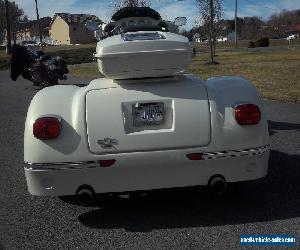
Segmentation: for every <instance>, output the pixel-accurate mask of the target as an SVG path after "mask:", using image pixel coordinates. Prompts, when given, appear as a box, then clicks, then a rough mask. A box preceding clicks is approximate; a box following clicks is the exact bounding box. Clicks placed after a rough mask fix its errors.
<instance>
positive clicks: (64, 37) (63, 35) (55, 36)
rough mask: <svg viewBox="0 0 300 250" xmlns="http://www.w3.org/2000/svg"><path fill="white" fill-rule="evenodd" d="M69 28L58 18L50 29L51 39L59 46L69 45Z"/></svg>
mask: <svg viewBox="0 0 300 250" xmlns="http://www.w3.org/2000/svg"><path fill="white" fill-rule="evenodd" d="M69 30H70V28H69V25H68V24H67V23H66V22H65V21H64V20H63V19H62V18H61V17H59V16H57V17H56V18H55V20H54V21H53V23H52V25H51V27H50V31H49V34H50V37H51V39H52V40H53V41H54V42H55V43H57V44H59V45H70V44H72V43H71V41H70V31H69Z"/></svg>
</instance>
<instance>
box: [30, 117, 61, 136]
mask: <svg viewBox="0 0 300 250" xmlns="http://www.w3.org/2000/svg"><path fill="white" fill-rule="evenodd" d="M59 134H60V122H59V120H58V119H57V118H56V117H41V118H39V119H37V120H35V122H34V123H33V135H34V137H36V138H38V139H40V140H49V139H54V138H56V137H58V136H59Z"/></svg>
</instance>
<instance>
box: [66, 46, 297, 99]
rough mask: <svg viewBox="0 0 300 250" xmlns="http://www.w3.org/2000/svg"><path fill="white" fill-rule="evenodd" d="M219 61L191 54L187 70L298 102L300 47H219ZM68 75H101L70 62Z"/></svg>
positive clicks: (269, 96)
mask: <svg viewBox="0 0 300 250" xmlns="http://www.w3.org/2000/svg"><path fill="white" fill-rule="evenodd" d="M215 59H216V60H217V61H218V62H219V64H217V65H210V64H207V62H208V60H209V53H208V52H206V53H201V52H200V53H199V55H198V56H197V57H194V58H193V59H192V62H191V66H190V68H189V72H191V73H194V74H197V75H198V76H200V77H201V78H202V79H205V80H206V79H207V78H209V77H213V76H223V75H227V76H231V75H238V76H242V77H245V78H247V79H249V80H250V81H252V82H253V83H254V85H255V86H256V87H257V89H258V91H259V92H260V93H261V95H262V97H263V98H264V99H269V100H280V101H291V102H300V48H298V47H294V48H291V49H288V48H281V47H280V48H278V49H261V50H258V49H244V50H242V51H241V50H238V51H235V50H234V49H231V51H228V50H223V51H222V50H220V51H219V52H218V53H217V57H216V58H215ZM69 69H70V75H73V76H79V77H89V78H96V77H101V74H100V73H99V72H98V69H97V65H96V64H85V65H71V66H69Z"/></svg>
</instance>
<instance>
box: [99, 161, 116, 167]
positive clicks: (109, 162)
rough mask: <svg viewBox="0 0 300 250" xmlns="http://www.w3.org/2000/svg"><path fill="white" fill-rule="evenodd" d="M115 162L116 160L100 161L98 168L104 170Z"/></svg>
mask: <svg viewBox="0 0 300 250" xmlns="http://www.w3.org/2000/svg"><path fill="white" fill-rule="evenodd" d="M115 162H116V160H114V159H110V160H100V161H99V164H100V167H103V168H106V167H110V166H112V165H113V164H114V163H115Z"/></svg>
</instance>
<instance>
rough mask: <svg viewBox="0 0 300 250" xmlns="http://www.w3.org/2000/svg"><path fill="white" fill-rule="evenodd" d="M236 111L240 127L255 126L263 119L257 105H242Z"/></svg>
mask: <svg viewBox="0 0 300 250" xmlns="http://www.w3.org/2000/svg"><path fill="white" fill-rule="evenodd" d="M234 111H235V119H236V121H237V123H238V124H240V125H255V124H257V123H258V122H259V121H260V118H261V113H260V110H259V107H258V106H257V105H255V104H241V105H238V106H237V107H235V109H234Z"/></svg>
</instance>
